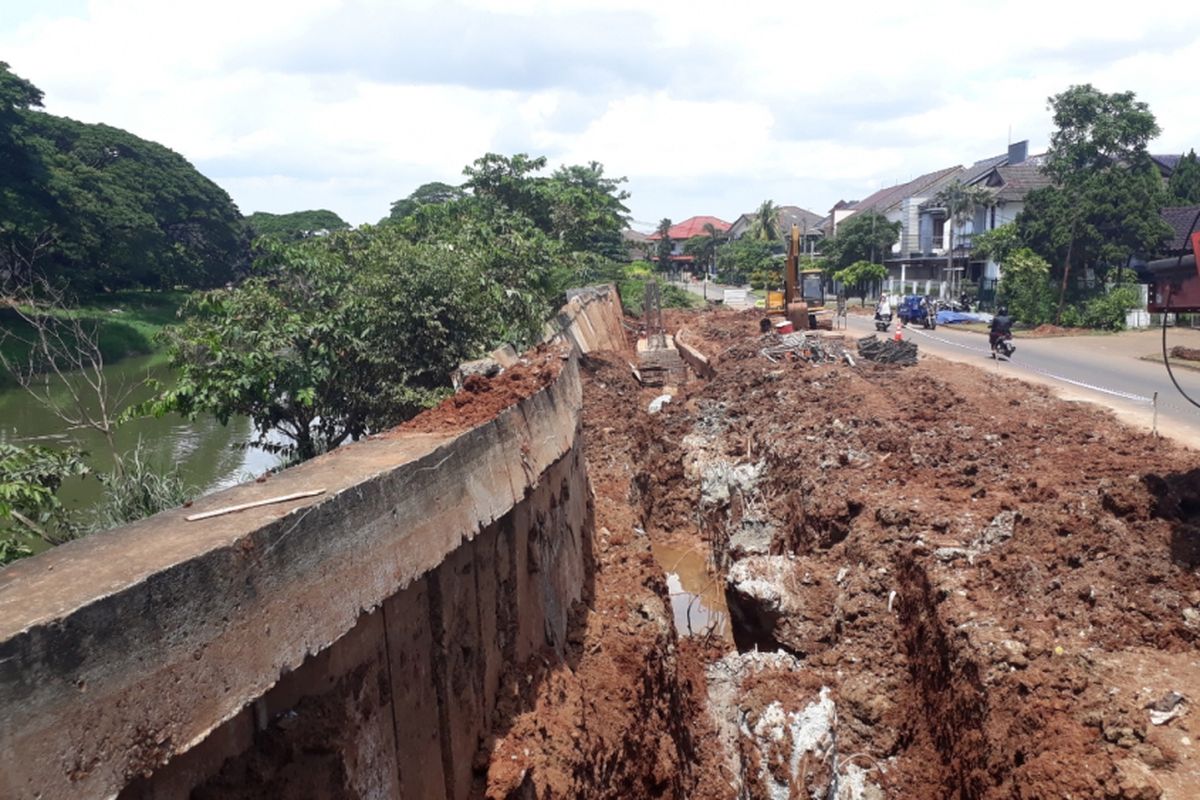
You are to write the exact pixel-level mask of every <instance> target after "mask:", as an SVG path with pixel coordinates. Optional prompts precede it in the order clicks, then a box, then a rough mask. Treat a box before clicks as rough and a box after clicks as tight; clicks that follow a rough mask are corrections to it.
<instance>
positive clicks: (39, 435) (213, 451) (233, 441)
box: [0, 356, 278, 509]
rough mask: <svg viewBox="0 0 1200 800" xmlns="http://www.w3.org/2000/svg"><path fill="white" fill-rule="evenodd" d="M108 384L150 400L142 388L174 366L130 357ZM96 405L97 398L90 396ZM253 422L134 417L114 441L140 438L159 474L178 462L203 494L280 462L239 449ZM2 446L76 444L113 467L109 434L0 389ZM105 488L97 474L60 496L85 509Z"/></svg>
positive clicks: (123, 445)
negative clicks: (68, 421)
mask: <svg viewBox="0 0 1200 800" xmlns="http://www.w3.org/2000/svg"><path fill="white" fill-rule="evenodd" d="M104 374H105V377H106V379H107V380H108V381H109V382H110V385H112V386H113V387H117V388H118V389H119V388H123V387H137V388H135V389H134V391H133V392H132V393H130V394H129V397H128V400H129V402H131V403H136V402H141V401H143V400H146V399H148V398H149V397H150V396H151V392H152V390H151V389H150V388H148V387H146V386H145V385H144V383H145V380H146V379H147V378H151V379H155V380H158V381H162V382H164V383H168V382H169V381H170V380H171V378H172V375H171V371H170V368H169V367H168V366H167V365H166V363H165V362H164V361H163V359H162V357H161V356H143V357H138V358H128V359H125V360H123V361H120V362H119V363H116V364H112V365H109V366H107V367H105V370H104ZM56 397H57V398H59V399H60V400H61V401H63V402H66V401H67V400H68V399H69V397H68V395H67V393H66V391H65V389H64V390H62V391H60V392H59V393H58V394H56ZM89 399H90V400H91V401H92V405H93V407H94V404H95V399H94V398H89ZM253 433H254V432H253V429H252V427H251V424H250V420H249V419H247V418H245V417H239V418H235V419H232V420H230V422H229V424H228V425H221V424H220V423H219V422H218V421H217V420H216V418H215V417H211V416H204V417H201V418H199V419H196V420H195V421H189V420H185V419H183V418H182V417H179V416H178V415H175V414H171V415H168V416H165V417H162V418H158V419H153V418H149V419H137V420H133V421H130V422H128V423H126V424H124V425H121V426H120V427H118V428H117V430H116V434H115V436H114V441H115V445H116V449H117V451H118V452H122V453H125V452H129V451H131V450H133V449H134V448H135V447H136V446H137V444H138V440H139V439H140V440H141V442H142V446H143V452H144V454H145V455H146V456H147V457H148V458H149V459H150V463H151V464H152V465H154V466H156V467H158V468H160V469H168V468H170V467H172V466H175V465H178V467H179V469H180V472H181V474H182V475H183V478H184V481H185V482H186V483H187V484H188V485H189V486H192V487H195V488H196V489H197V490H198V491H197V494H203V493H206V492H210V491H213V490H215V489H220V488H224V487H226V486H232V485H233V484H235V483H239V482H240V481H242V480H244V479H245V478H246V477H248V476H249V475H253V474H260V473H262V472H265V471H267V470H269V469H271V468H272V467H274V466H275V465H276V464H277V463H278V457H277V456H275V455H273V454H271V453H267V452H265V451H263V450H261V449H259V448H247V449H241V448H240V447H238V446H239V445H242V444H244V443H246V442H248V441H249V440H250V439H251V437H252V436H253ZM0 441H5V442H12V443H14V444H35V443H36V444H42V445H47V446H51V447H55V446H63V447H65V446H68V445H75V446H76V447H79V448H81V449H83V450H86V451H87V452H88V454H89V456H88V464H89V465H91V467H92V469H93V470H96V471H100V472H102V471H106V470H109V469H111V468H112V455H111V453H110V452H109V448H108V444H107V443H106V442H105V441H104V437H103V436H102V435H101V434H100V433H98V432H97V431H94V430H90V429H85V428H75V429H69V430H68V429H67V426H66V425H65V424H64V423H63V422H62V420H60V419H59V418H58V417H57V416H55V415H54V413H53V412H51V411H50V410H49V409H47V408H46V407H45V406H44V405H42V404H41V403H40V402H38V401H37V400H35V399H34V398H32V397H30V396H29V395H28V394H27V393H26V392H24V391H23V390H21V389H8V390H4V391H0ZM102 488H103V487H102V486H101V485H100V482H99V481H97V480H96V479H95V478H94V477H88V478H82V479H74V480H71V481H68V482H67V483H66V484H64V485H63V487H62V489H61V491H60V492H59V497H60V498H61V499H62V501H63V503H64V505H66V506H67V508H71V509H86V508H88V507H89V506H91V505H93V504H94V503H95V502H96V501H97V500H99V499H100V495H101V490H102Z"/></svg>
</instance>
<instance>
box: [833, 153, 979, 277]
mask: <svg viewBox="0 0 1200 800" xmlns="http://www.w3.org/2000/svg"><path fill="white" fill-rule="evenodd" d="M962 173H963V167H962V166H959V165H956V166H953V167H946V168H944V169H939V170H935V171H934V172H928V173H926V174H924V175H920V176H918V177H916V178H913V179H912V180H910V181H907V182H905V183H900V184H896V185H895V186H888V187H886V188H883V189H880V190H879V191H877V192H875V193H874V194H871V195H869V196H867V197H866V198H864V199H862V200H859V201H858V202H855V203H838V205H836V206H834V207H833V209H832V210H831V211H830V215H829V217H826V219H825V221H824V225H825V226H826V227H827V228H830V229H832V233H833V234H834V235H836V234H837V228H838V226H839V225H841V224H843V223H844V222H845V221H846V220H847V219H849V218H851V217H852V216H854V215H855V214H861V213H863V212H866V211H873V212H875V213H877V214H882V215H883V216H884V217H886V218H887V220H888V222H899V223H900V236H899V237H898V238H897V240H896V242H895V243H894V244H893V245H892V247H891V250H890V252H887V253H880V254H879V256H878V260H879V261H881V262H882V263H883V264H884V266H886V267H887V268H888V277H889V278H890V279H891V280H893V281H896V280H898V281H900V282H901V283H904V282H905V281H908V280H912V279H913V278H914V275H912V274H910V272H909V268H910V261H911V257H912V256H913V255H914V254H916V253H915V250H916V247H917V241H918V237H919V229H918V226H919V224H920V215H919V213H918V210H919V208H920V206H921V204H922V203H923V202H925V201H927V200H929V199H930V198H932V197H933V196H934V195H936V194H937V193H938V192H939V191H941V189H942V187H944V186H947V185H949V184H950V183H952V182H953V181H954V179H955V178H957V177H958V176H960V175H961V174H962ZM918 255H919V254H918ZM919 277H922V278H927V279H928V278H936V277H937V276H936V275H934V274H930V275H928V276H926V275H921V276H919Z"/></svg>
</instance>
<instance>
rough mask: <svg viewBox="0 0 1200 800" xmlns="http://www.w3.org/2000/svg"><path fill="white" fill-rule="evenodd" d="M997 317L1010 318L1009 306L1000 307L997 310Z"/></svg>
mask: <svg viewBox="0 0 1200 800" xmlns="http://www.w3.org/2000/svg"><path fill="white" fill-rule="evenodd" d="M996 315H997V316H1001V317H1007V316H1008V306H1000V307H999V308H997V309H996Z"/></svg>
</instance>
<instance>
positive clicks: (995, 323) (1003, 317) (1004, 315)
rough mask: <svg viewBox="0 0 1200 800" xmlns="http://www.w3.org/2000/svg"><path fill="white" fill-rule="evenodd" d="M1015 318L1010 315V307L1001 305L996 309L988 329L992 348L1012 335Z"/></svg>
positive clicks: (989, 342)
mask: <svg viewBox="0 0 1200 800" xmlns="http://www.w3.org/2000/svg"><path fill="white" fill-rule="evenodd" d="M1012 326H1013V318H1012V317H1010V316H1009V315H1008V308H1006V307H1005V306H1000V307H999V308H997V309H996V315H995V316H994V317H992V325H991V328H990V329H989V331H988V344H990V345H991V347H992V350H995V349H996V344H997V343H998V342H999V341H1001V340H1002V339H1004V338H1005V337H1011V336H1012Z"/></svg>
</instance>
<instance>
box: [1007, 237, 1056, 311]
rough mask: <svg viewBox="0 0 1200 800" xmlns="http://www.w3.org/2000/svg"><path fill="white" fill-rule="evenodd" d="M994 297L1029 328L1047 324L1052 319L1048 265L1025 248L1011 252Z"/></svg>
mask: <svg viewBox="0 0 1200 800" xmlns="http://www.w3.org/2000/svg"><path fill="white" fill-rule="evenodd" d="M997 297H998V298H999V301H1000V303H1003V304H1005V305H1007V306H1008V311H1009V314H1010V315H1012V316H1013V317H1014V318H1015V319H1016V320H1018V321H1019V322H1023V323H1025V324H1026V325H1031V326H1036V325H1041V324H1042V323H1044V322H1049V321H1050V319H1051V318H1052V317H1053V316H1054V296H1053V293H1052V292H1051V290H1050V264H1048V263H1047V262H1046V260H1045V259H1044V258H1042V257H1041V256H1039V255H1038V254H1037V253H1035V252H1033V251H1032V250H1029V249H1028V248H1021V249H1020V250H1017V251H1015V252H1013V253H1012V254H1011V255H1010V256H1009V258H1008V260H1007V261H1005V262H1004V275H1003V277H1001V279H1000V286H999V287H998V289H997Z"/></svg>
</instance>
